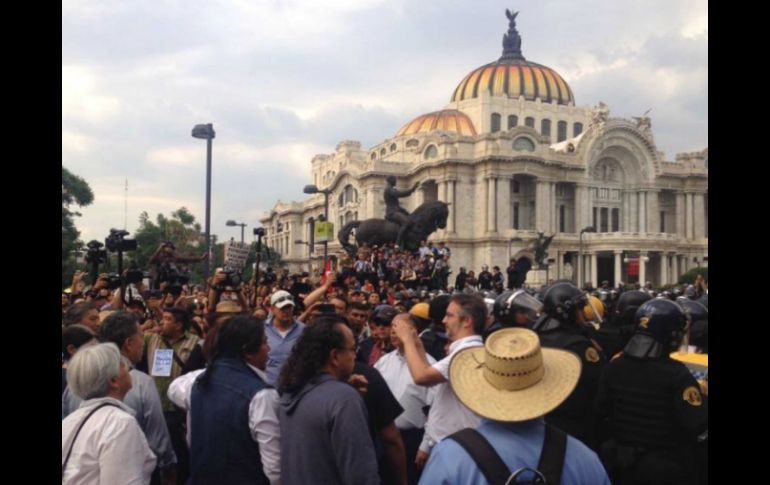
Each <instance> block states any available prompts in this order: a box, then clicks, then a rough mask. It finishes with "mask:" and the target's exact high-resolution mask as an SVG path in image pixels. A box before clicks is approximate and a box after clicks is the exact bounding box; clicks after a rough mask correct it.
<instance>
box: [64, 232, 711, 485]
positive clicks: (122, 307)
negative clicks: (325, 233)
mask: <svg viewBox="0 0 770 485" xmlns="http://www.w3.org/2000/svg"><path fill="white" fill-rule="evenodd" d="M420 246H421V247H420V249H419V251H417V252H415V253H414V254H411V253H409V252H406V251H402V250H399V249H398V248H396V247H394V246H385V247H381V248H377V247H372V248H369V247H367V246H366V245H364V246H362V247H361V248H359V250H358V253H357V254H356V255H355V257H350V258H347V259H342V260H341V262H340V263H341V264H340V268H339V269H338V271H335V272H331V271H330V272H327V273H325V274H322V275H320V277H319V278H316V275H310V274H308V273H303V274H295V275H290V274H289V273H288V271H281V272H279V273H276V272H274V271H273V270H272V269H268V270H267V271H265V272H262V273H261V274H259V276H256V275H255V277H254V278H253V279H252V280H251V281H250V282H243V283H240V282H239V281H238V280H237V279H236V278H233V277H232V273H231V272H229V271H226V268H217V270H216V271H215V274H214V276H212V277H211V278H210V279H209V280H208V281H207V282H206V284H205V285H190V284H179V283H178V280H175V279H174V277H173V274H172V276H171V277H170V278H169V276H168V274H169V272H168V271H165V273H164V271H163V270H162V269H159V270H158V271H155V272H154V274H155V275H157V277H155V278H154V279H153V281H152V284H151V285H150V287H149V288H145V287H144V286H143V285H142V284H141V283H136V284H134V283H132V284H127V285H126V284H124V285H122V286H121V287H120V288H114V289H111V287H112V286H113V284H111V282H110V281H109V278H108V277H107V276H106V275H100V276H99V277H97V278H96V281H95V282H94V284H93V285H92V286H91V287H90V288H89V287H88V286H87V285H85V284H84V279H85V277H86V275H85V273H76V274H75V275H74V277H73V284H72V287H71V289H70V291H69V292H66V293H65V292H63V294H62V420H63V421H62V482H63V483H67V484H84V483H85V484H98V483H103V484H120V483H157V484H160V483H163V484H174V483H179V484H182V483H190V484H230V483H247V482H248V483H270V484H277V483H283V484H312V483H319V484H368V483H371V484H381V483H382V484H391V483H392V484H407V483H408V484H416V483H425V484H434V483H457V484H469V483H505V482H506V480H507V479H508V478H510V477H511V475H517V476H518V478H519V479H529V480H534V479H535V478H538V477H539V478H542V479H545V480H546V481H547V483H563V484H576V483H585V484H602V483H610V482H611V483H616V484H621V485H622V484H634V485H635V484H639V485H641V484H647V483H650V484H651V483H655V484H658V483H660V484H667V483H671V484H673V483H677V484H682V483H684V484H701V483H707V478H708V475H707V471H706V470H707V468H706V467H707V459H708V457H707V443H708V441H707V439H708V392H707V391H708V387H707V381H708V376H707V373H706V374H705V375H703V374H697V373H696V374H693V372H691V371H690V370H689V369H688V368H687V367H686V366H685V365H684V364H683V363H681V362H679V361H678V360H675V359H673V358H671V354H672V352H674V351H676V350H677V349H680V348H686V349H688V350H690V351H693V352H705V353H707V352H708V287H707V282H706V281H705V280H703V279H702V278H699V279H698V280H697V281H696V283H695V285H693V286H692V287H687V288H684V289H683V290H681V291H674V290H670V291H664V292H659V293H657V294H656V293H655V292H654V290H652V288H648V287H647V286H648V285H643V287H642V288H641V289H632V288H628V287H624V286H623V285H619V286H618V287H615V288H610V287H609V285H608V284H607V283H606V282H603V283H602V284H601V285H599V288H593V287H592V285H590V284H589V285H587V287H585V288H582V289H581V288H578V287H576V286H575V285H574V284H572V283H571V282H568V281H561V280H560V281H554V282H549V284H548V285H545V286H543V287H541V288H537V289H531V288H528V287H527V286H526V284H525V282H526V271H527V269H529V267H528V265H526V264H522V263H523V262H519V264H517V262H516V261H512V262H511V264H510V266H509V267H508V268H506V271H505V273H503V272H502V271H500V268H499V267H497V266H495V267H493V271H492V272H490V271H488V268H487V267H486V266H485V267H483V268H482V270H481V271H480V272H479V274H478V276H476V275H475V274H473V271H469V272H466V271H465V268H460V270H459V272H458V274H457V276H456V278H455V281H454V285H449V284H448V283H449V277H450V274H451V270H450V260H451V250H450V249H449V248H448V247H447V245H446V244H444V243H443V242H439V243H438V244H435V245H434V244H433V243H430V242H427V241H426V242H423V243H422V244H421V245H420ZM165 247H166V248H167V247H168V246H165ZM161 252H163V253H166V254H167V255H166V256H165V257H164V258H165V259H164V263H165V264H167V263H168V262H169V261H172V262H173V254H172V253H173V250H172V251H167V250H166V249H164V250H163V251H161ZM159 264H161V263H159ZM166 268H168V266H166ZM239 283H240V284H239Z"/></svg>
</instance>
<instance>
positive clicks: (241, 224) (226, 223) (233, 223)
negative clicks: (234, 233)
mask: <svg viewBox="0 0 770 485" xmlns="http://www.w3.org/2000/svg"><path fill="white" fill-rule="evenodd" d="M225 225H226V226H230V227H235V226H241V244H243V242H244V241H243V228H244V227H246V224H245V223H243V222H235V221H234V220H232V219H230V220H229V221H227V222H225Z"/></svg>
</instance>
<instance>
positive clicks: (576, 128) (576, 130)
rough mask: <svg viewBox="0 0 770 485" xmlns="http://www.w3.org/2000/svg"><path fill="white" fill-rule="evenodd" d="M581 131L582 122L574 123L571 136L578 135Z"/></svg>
mask: <svg viewBox="0 0 770 485" xmlns="http://www.w3.org/2000/svg"><path fill="white" fill-rule="evenodd" d="M581 133H583V123H575V124H574V125H573V126H572V136H578V135H579V134H581Z"/></svg>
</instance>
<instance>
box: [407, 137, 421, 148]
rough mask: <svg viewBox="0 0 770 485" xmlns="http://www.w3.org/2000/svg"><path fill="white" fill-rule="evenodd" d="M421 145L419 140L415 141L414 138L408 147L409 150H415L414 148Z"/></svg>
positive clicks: (409, 141) (408, 142)
mask: <svg viewBox="0 0 770 485" xmlns="http://www.w3.org/2000/svg"><path fill="white" fill-rule="evenodd" d="M419 144H420V142H419V141H418V140H415V139H414V138H412V139H411V140H407V142H406V147H407V148H414V147H416V146H417V145H419Z"/></svg>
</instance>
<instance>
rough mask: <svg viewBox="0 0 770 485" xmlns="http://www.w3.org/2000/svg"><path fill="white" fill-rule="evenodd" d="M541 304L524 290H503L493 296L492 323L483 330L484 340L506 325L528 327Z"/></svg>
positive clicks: (535, 316)
mask: <svg viewBox="0 0 770 485" xmlns="http://www.w3.org/2000/svg"><path fill="white" fill-rule="evenodd" d="M542 308H543V304H542V303H540V302H539V301H538V300H537V298H535V297H534V296H532V295H530V294H529V293H527V292H526V291H525V290H515V291H511V290H508V291H504V292H503V293H502V294H500V296H498V297H497V298H495V303H494V307H493V309H492V314H493V315H494V319H495V320H494V323H492V325H491V326H490V327H489V328H487V329H486V330H485V331H484V341H486V340H487V337H489V335H491V334H492V332H494V331H496V330H500V329H501V328H508V327H523V328H530V327H531V326H532V324H533V323H535V320H537V317H538V316H539V315H540V311H541V310H542Z"/></svg>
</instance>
